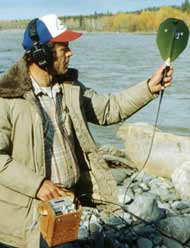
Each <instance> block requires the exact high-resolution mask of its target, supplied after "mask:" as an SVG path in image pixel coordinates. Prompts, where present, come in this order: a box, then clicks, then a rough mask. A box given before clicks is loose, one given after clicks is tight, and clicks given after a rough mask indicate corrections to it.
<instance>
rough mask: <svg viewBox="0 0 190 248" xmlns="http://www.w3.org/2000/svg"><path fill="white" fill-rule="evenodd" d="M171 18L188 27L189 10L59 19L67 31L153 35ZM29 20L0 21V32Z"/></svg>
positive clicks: (171, 9)
mask: <svg viewBox="0 0 190 248" xmlns="http://www.w3.org/2000/svg"><path fill="white" fill-rule="evenodd" d="M169 17H173V18H178V19H182V20H183V21H184V22H186V24H187V25H188V24H189V22H190V9H187V10H186V11H183V10H182V9H181V8H176V7H162V8H159V9H150V10H149V9H147V10H143V11H138V12H134V13H117V14H109V13H107V14H97V13H94V15H89V16H82V15H80V16H68V17H60V18H61V20H62V21H63V22H64V23H65V24H66V26H67V27H68V29H75V30H80V31H81V30H83V31H87V32H94V31H98V32H140V33H143V32H148V33H153V32H156V31H157V30H158V27H159V25H160V23H161V22H162V21H164V20H165V19H167V18H169ZM29 21H30V20H29V19H28V20H14V21H13V20H11V21H0V31H1V30H19V29H20V30H23V29H25V27H26V25H27V24H28V22H29Z"/></svg>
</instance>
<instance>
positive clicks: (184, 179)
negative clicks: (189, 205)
mask: <svg viewBox="0 0 190 248" xmlns="http://www.w3.org/2000/svg"><path fill="white" fill-rule="evenodd" d="M189 152H190V151H189ZM172 182H173V184H174V186H175V189H176V190H177V191H178V193H180V195H181V197H182V198H188V199H190V160H189V161H186V162H184V163H183V164H182V165H181V166H180V167H179V168H176V169H175V171H174V173H173V174H172Z"/></svg>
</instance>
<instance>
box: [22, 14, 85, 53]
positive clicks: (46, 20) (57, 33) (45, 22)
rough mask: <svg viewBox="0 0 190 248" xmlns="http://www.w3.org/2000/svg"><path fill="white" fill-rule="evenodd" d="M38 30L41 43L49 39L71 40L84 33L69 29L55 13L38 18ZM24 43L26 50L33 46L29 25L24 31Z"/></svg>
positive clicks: (55, 40)
mask: <svg viewBox="0 0 190 248" xmlns="http://www.w3.org/2000/svg"><path fill="white" fill-rule="evenodd" d="M36 30H37V34H38V38H39V43H40V44H44V43H47V42H49V41H51V42H69V41H73V40H75V39H77V38H79V37H80V36H81V35H82V33H79V32H75V31H71V30H68V29H67V28H66V27H65V26H64V24H62V23H61V20H60V19H59V18H58V17H57V16H56V15H55V14H50V15H45V16H42V17H40V18H38V19H37V21H36ZM22 45H23V47H24V49H26V50H28V49H31V48H32V47H33V41H32V39H31V38H30V35H29V25H28V26H27V28H26V30H25V32H24V38H23V43H22Z"/></svg>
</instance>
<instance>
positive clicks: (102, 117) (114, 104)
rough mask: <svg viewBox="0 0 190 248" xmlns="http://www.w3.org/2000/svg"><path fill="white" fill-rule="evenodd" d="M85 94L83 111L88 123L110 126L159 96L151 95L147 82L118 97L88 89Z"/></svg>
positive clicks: (121, 93) (125, 91)
mask: <svg viewBox="0 0 190 248" xmlns="http://www.w3.org/2000/svg"><path fill="white" fill-rule="evenodd" d="M83 92H84V94H83V111H84V112H85V114H86V118H87V121H89V122H92V123H94V124H99V125H110V124H115V123H118V122H120V121H122V120H125V119H127V118H128V117H130V116H131V115H132V114H134V113H135V112H137V111H138V110H139V109H141V108H142V107H144V106H145V105H146V104H148V103H149V102H150V101H151V100H152V99H154V98H155V97H156V96H157V95H152V94H151V92H150V91H149V89H148V85H147V81H144V82H141V83H139V84H137V85H135V86H133V87H130V88H128V89H126V90H124V91H122V92H120V93H118V94H116V95H112V94H106V95H103V94H98V93H97V92H96V91H94V90H92V89H87V88H86V89H85V90H84V89H83Z"/></svg>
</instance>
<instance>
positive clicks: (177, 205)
mask: <svg viewBox="0 0 190 248" xmlns="http://www.w3.org/2000/svg"><path fill="white" fill-rule="evenodd" d="M171 207H172V208H173V209H175V210H183V209H187V208H190V202H187V201H183V200H182V201H175V202H173V204H172V205H171Z"/></svg>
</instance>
